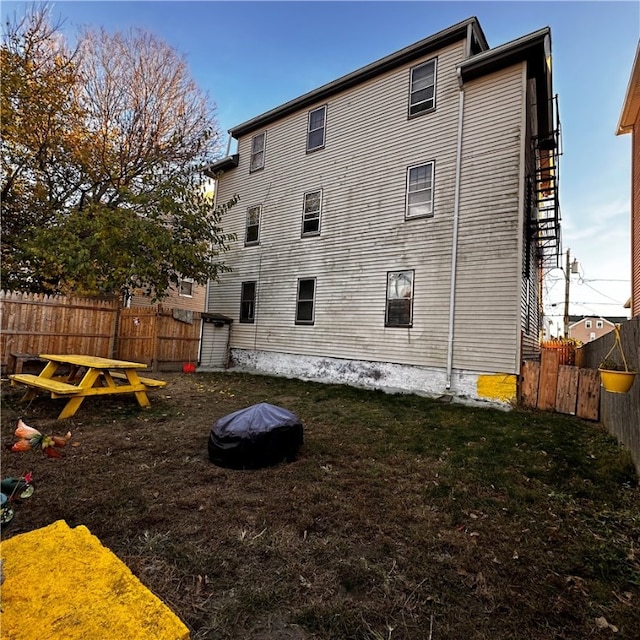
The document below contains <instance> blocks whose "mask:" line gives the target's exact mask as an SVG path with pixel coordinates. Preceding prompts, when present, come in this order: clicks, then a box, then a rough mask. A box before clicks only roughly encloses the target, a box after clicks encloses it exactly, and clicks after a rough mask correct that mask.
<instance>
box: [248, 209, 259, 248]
mask: <svg viewBox="0 0 640 640" xmlns="http://www.w3.org/2000/svg"><path fill="white" fill-rule="evenodd" d="M261 211H262V207H261V206H260V205H257V206H255V207H249V208H248V209H247V231H246V235H245V240H244V243H245V245H248V244H258V243H259V242H260V213H261Z"/></svg>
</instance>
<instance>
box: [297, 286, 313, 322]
mask: <svg viewBox="0 0 640 640" xmlns="http://www.w3.org/2000/svg"><path fill="white" fill-rule="evenodd" d="M315 296H316V279H315V278H305V279H302V278H301V279H300V280H298V298H297V301H296V324H313V322H314V306H315Z"/></svg>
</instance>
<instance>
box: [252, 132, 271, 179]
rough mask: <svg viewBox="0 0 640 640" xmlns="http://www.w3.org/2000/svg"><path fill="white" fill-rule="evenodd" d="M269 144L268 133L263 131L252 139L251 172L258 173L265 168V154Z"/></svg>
mask: <svg viewBox="0 0 640 640" xmlns="http://www.w3.org/2000/svg"><path fill="white" fill-rule="evenodd" d="M266 144H267V132H266V131H263V132H262V133H259V134H258V135H257V136H253V138H251V163H250V165H249V172H250V173H251V172H253V171H258V170H259V169H263V168H264V152H265V147H266Z"/></svg>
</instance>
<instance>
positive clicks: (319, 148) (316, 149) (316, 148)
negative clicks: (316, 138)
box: [307, 145, 325, 155]
mask: <svg viewBox="0 0 640 640" xmlns="http://www.w3.org/2000/svg"><path fill="white" fill-rule="evenodd" d="M324 148H325V145H322V146H321V147H314V148H313V149H307V155H308V154H310V153H315V152H316V151H322V150H323V149H324Z"/></svg>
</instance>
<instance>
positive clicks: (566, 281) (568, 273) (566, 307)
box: [564, 249, 571, 338]
mask: <svg viewBox="0 0 640 640" xmlns="http://www.w3.org/2000/svg"><path fill="white" fill-rule="evenodd" d="M570 281H571V271H570V261H569V249H567V263H566V265H565V269H564V337H565V338H568V337H569V282H570Z"/></svg>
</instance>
